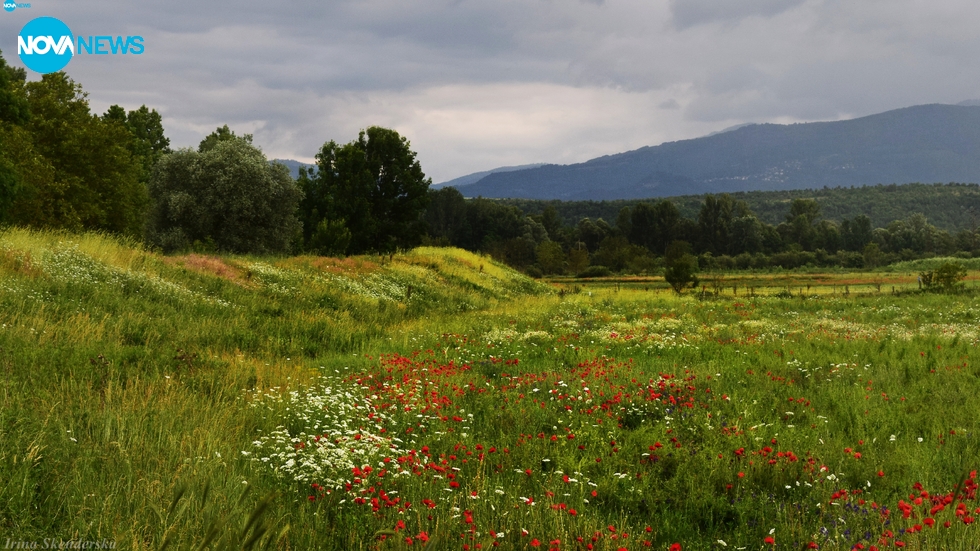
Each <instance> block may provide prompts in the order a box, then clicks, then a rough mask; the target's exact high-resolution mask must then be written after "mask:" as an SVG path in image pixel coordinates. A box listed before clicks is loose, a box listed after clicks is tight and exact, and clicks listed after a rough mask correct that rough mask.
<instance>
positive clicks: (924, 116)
mask: <svg viewBox="0 0 980 551" xmlns="http://www.w3.org/2000/svg"><path fill="white" fill-rule="evenodd" d="M973 103H974V102H972V101H971V102H964V104H965V105H941V104H930V105H918V106H914V107H907V108H904V109H896V110H893V111H887V112H884V113H879V114H876V115H870V116H867V117H860V118H857V119H851V120H845V121H834V122H815V123H800V124H790V125H782V124H752V125H748V126H743V127H740V128H735V129H733V130H730V131H727V132H721V133H718V134H714V135H709V136H705V137H702V138H696V139H692V140H683V141H677V142H668V143H664V144H661V145H658V146H650V147H643V148H640V149H637V150H634V151H628V152H625V153H619V154H615V155H607V156H604V157H599V158H596V159H592V160H590V161H587V162H584V163H578V164H572V165H543V166H540V167H537V168H530V169H521V170H513V171H508V172H493V173H491V174H488V175H486V176H484V177H482V178H480V179H478V180H477V181H476V182H475V183H470V184H456V187H458V188H460V191H461V192H462V193H463V195H465V196H467V197H476V196H483V197H497V198H507V197H509V198H527V199H560V200H566V201H567V200H615V199H641V198H648V197H669V196H676V195H692V194H703V193H722V192H738V191H751V190H790V189H804V188H822V187H824V186H829V187H836V186H862V185H874V184H878V183H884V184H890V183H905V182H978V181H980V106H975V105H973ZM448 183H449V182H447V184H448Z"/></svg>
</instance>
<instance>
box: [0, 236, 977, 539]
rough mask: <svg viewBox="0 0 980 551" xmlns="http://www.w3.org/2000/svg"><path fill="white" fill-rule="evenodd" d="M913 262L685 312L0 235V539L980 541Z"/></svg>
mask: <svg viewBox="0 0 980 551" xmlns="http://www.w3.org/2000/svg"><path fill="white" fill-rule="evenodd" d="M902 268H903V269H905V270H906V271H904V272H901V271H896V270H894V269H893V270H891V271H882V272H878V273H872V272H865V273H858V274H848V273H844V272H839V273H831V274H828V275H827V278H828V279H827V281H830V283H828V284H826V285H823V286H820V285H819V282H817V283H814V282H813V281H811V280H814V278H812V277H810V276H806V275H805V274H804V275H799V274H797V275H793V274H789V275H790V276H793V277H806V278H810V279H807V281H808V282H809V283H808V284H798V285H797V287H795V288H792V289H787V283H786V279H785V277H787V274H785V273H784V274H768V273H754V274H749V275H745V274H743V275H741V276H738V277H741V278H742V279H740V280H738V281H745V279H746V278H751V279H752V284H751V285H752V288H751V292H749V291H748V290H747V287H746V286H745V284H743V286H742V289H741V290H740V289H739V287H738V284H736V285H734V287H735V288H734V289H732V285H731V284H730V283H729V284H725V285H721V284H719V285H715V286H714V287H713V288H712V287H711V286H708V285H706V286H705V287H703V288H702V289H701V291H700V292H697V291H690V292H688V293H686V294H684V295H677V294H675V293H673V292H672V291H670V290H669V289H668V287H667V285H666V284H665V283H663V281H662V280H659V281H658V280H656V279H651V280H648V281H643V282H630V281H623V282H616V283H610V282H609V281H608V280H607V281H598V282H583V281H578V280H575V281H573V280H567V281H559V282H551V283H544V282H539V281H534V280H531V279H529V278H526V277H524V276H522V275H520V274H518V273H516V272H514V271H512V270H510V269H508V268H506V267H504V266H502V265H500V264H498V263H496V262H494V261H492V260H491V259H490V258H488V257H484V256H480V255H476V254H472V253H468V252H464V251H460V250H456V249H439V248H421V249H416V250H413V251H410V252H407V253H403V254H396V255H390V256H363V257H351V258H347V259H331V258H318V257H294V258H274V257H261V258H260V257H244V256H242V257H235V256H205V255H184V256H163V255H159V254H156V253H153V252H151V251H147V250H144V249H141V248H140V247H138V246H136V245H134V244H130V243H125V242H120V241H118V240H114V239H111V238H107V237H104V236H101V235H94V234H88V235H82V236H77V235H68V234H58V233H37V232H29V231H26V230H7V231H5V232H4V233H2V234H0V372H2V374H3V377H2V385H0V545H2V543H3V542H4V541H5V538H8V539H10V540H15V541H42V540H43V539H44V538H62V539H65V540H68V539H72V540H92V541H95V540H103V539H105V540H111V541H113V542H116V548H125V549H147V550H149V549H153V550H156V549H165V548H171V549H251V548H268V549H345V550H346V549H365V550H384V549H415V548H422V549H438V550H442V549H459V550H466V551H470V550H476V549H493V548H499V549H527V550H533V549H542V550H544V549H547V550H593V549H595V550H614V551H619V550H622V549H627V550H641V549H657V550H662V551H668V550H669V551H677V550H708V549H711V550H721V549H726V550H727V549H731V550H769V549H776V550H778V549H796V550H802V549H841V550H876V549H877V550H884V549H893V548H906V549H917V550H940V549H942V550H946V549H948V550H975V549H977V548H980V532H978V530H980V528H978V526H977V522H976V518H977V517H980V499H978V495H977V489H978V483H980V481H978V479H977V470H978V469H980V438H978V427H980V397H978V394H980V393H978V390H980V365H978V364H977V363H976V362H975V361H974V359H975V354H976V353H977V344H978V341H980V324H978V321H980V295H978V294H977V293H976V292H975V291H974V287H973V285H974V284H973V281H974V280H975V277H976V272H972V271H971V272H970V276H969V277H968V280H967V284H966V285H965V286H963V287H962V288H959V289H955V290H953V291H952V292H944V293H938V292H925V291H920V290H919V289H918V288H917V286H916V285H915V283H914V282H915V277H916V276H915V269H916V267H915V266H903V267H902ZM777 276H778V277H777ZM725 277H735V276H732V275H726V276H725ZM729 281H730V280H729ZM882 281H885V284H884V285H882ZM893 283H894V285H892V284H893ZM845 287H846V292H845Z"/></svg>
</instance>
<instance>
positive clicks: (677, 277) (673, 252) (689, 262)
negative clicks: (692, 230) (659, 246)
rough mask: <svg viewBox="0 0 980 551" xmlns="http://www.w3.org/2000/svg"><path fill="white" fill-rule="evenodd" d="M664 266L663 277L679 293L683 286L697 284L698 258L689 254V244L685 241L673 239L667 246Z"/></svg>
mask: <svg viewBox="0 0 980 551" xmlns="http://www.w3.org/2000/svg"><path fill="white" fill-rule="evenodd" d="M664 261H665V263H666V265H667V266H666V268H665V269H664V279H665V280H666V281H667V283H669V284H670V286H671V287H672V288H673V289H674V292H676V293H677V294H680V293H681V291H683V290H684V288H685V287H688V286H691V287H694V286H697V284H698V276H697V275H695V274H696V272H697V271H698V260H697V259H696V258H694V255H692V254H691V244H690V243H688V242H687V241H674V242H673V243H671V244H670V246H669V247H667V255H666V257H665V258H664Z"/></svg>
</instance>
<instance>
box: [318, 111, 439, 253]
mask: <svg viewBox="0 0 980 551" xmlns="http://www.w3.org/2000/svg"><path fill="white" fill-rule="evenodd" d="M431 183H432V180H431V179H429V178H426V177H425V174H424V173H423V172H422V167H421V165H419V162H418V161H417V160H416V159H415V152H414V151H412V150H411V149H410V144H409V142H408V140H407V139H405V138H403V137H402V136H400V135H399V134H398V132H396V131H394V130H390V129H387V128H381V127H378V126H372V127H370V128H368V129H367V130H366V131H364V130H362V131H361V133H360V135H359V136H358V139H357V140H355V141H352V142H350V143H348V144H346V145H343V146H341V145H338V144H337V143H336V142H334V141H333V140H331V141H329V142H327V143H325V144H324V145H323V147H322V148H321V149H320V152H319V153H318V154H317V156H316V167H315V169H314V170H310V171H306V170H303V171H301V172H300V179H299V185H300V187H301V188H302V189H303V191H304V193H305V197H304V199H303V201H302V203H301V204H300V213H301V217H302V218H303V220H304V222H305V223H307V224H315V225H314V226H313V227H316V226H317V225H319V223H320V221H322V220H328V221H330V222H332V223H335V224H336V223H340V224H343V225H344V226H346V227H347V228H348V229H349V231H350V242H349V244H348V246H347V250H346V251H344V252H346V253H348V254H360V253H364V252H367V251H379V252H388V251H392V250H395V249H399V248H410V247H414V246H416V245H418V244H419V243H420V242H421V239H422V234H423V233H424V230H425V221H424V219H423V215H424V213H425V208H426V206H427V205H428V202H429V195H428V189H429V185H430V184H431ZM304 237H305V238H306V244H307V246H308V247H309V246H310V241H309V239H310V234H308V233H307V234H306V235H304Z"/></svg>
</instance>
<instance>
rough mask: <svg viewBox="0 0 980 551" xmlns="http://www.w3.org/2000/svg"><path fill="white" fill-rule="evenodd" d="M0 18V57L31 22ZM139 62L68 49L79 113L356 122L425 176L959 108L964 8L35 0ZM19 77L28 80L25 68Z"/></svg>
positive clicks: (279, 148)
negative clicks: (773, 126) (127, 40)
mask: <svg viewBox="0 0 980 551" xmlns="http://www.w3.org/2000/svg"><path fill="white" fill-rule="evenodd" d="M34 9H35V8H32V9H30V10H28V9H24V10H17V11H16V12H14V13H11V14H8V13H6V12H4V13H2V14H0V48H2V49H3V51H4V52H5V54H6V55H5V57H6V59H7V60H8V61H9V62H10V63H11V64H13V65H20V62H19V60H18V59H17V56H16V53H15V52H16V39H15V37H16V35H17V33H18V31H19V30H20V27H21V26H23V24H24V23H26V22H27V21H28V20H29V19H31V18H32V17H36V16H37V14H38V13H40V12H37V13H34V12H33V11H32V10H34ZM44 9H45V14H52V15H55V16H57V17H59V18H61V19H62V20H63V21H65V22H66V23H68V24H69V26H70V27H71V28H72V29H73V30H74V31H75V32H76V33H81V34H122V35H134V34H139V35H141V36H143V37H144V39H145V44H146V53H145V54H143V55H141V56H125V57H124V56H77V57H76V58H75V59H74V60H73V61H72V62H71V64H70V65H69V67H68V73H69V75H70V76H72V78H74V79H76V80H77V81H78V82H80V83H81V84H82V85H83V87H84V89H85V90H86V91H87V92H88V93H89V100H90V102H91V104H92V107H93V109H94V110H96V111H98V112H102V111H104V110H105V109H106V108H107V107H108V106H109V105H111V104H113V103H118V104H121V105H124V106H125V107H127V108H130V109H132V108H136V107H138V106H139V105H141V104H144V103H145V104H147V105H148V106H150V107H153V108H156V109H158V110H159V111H160V112H161V113H162V114H163V116H164V125H165V128H166V131H167V134H168V136H170V137H171V140H172V142H173V143H174V145H177V146H184V145H186V146H195V145H196V144H197V143H198V142H199V141H200V140H201V138H203V136H204V135H206V134H207V133H209V132H211V131H212V130H213V129H214V128H215V127H216V126H219V125H222V124H226V123H227V124H228V125H230V126H231V127H232V128H233V129H235V130H236V131H238V132H252V133H254V134H255V140H256V143H258V144H259V145H261V146H262V147H263V149H264V150H265V151H266V153H268V154H269V155H271V156H277V157H291V158H298V159H310V158H312V156H313V154H314V153H315V152H316V151H317V149H318V148H319V147H320V145H322V143H323V142H324V141H326V140H328V139H335V140H337V141H341V142H346V141H349V140H351V139H353V138H354V137H356V135H357V131H358V130H360V129H361V128H364V127H366V126H369V125H372V124H379V125H386V126H391V127H394V128H396V129H399V131H402V132H404V133H405V134H406V135H407V137H408V138H409V139H410V140H411V141H412V144H413V147H414V148H415V149H416V150H417V151H418V152H419V156H420V159H421V160H422V161H423V168H424V169H425V170H426V172H427V173H430V174H431V175H432V176H433V177H434V178H436V179H437V180H440V179H449V178H452V177H455V176H459V175H461V174H464V173H466V172H474V171H477V170H485V169H489V168H493V167H495V166H500V165H514V164H523V163H530V162H560V163H567V162H577V161H584V160H587V159H588V158H589V157H590V156H596V155H602V154H608V153H615V152H618V151H623V150H625V149H630V148H636V147H641V146H644V145H655V144H658V143H660V142H662V141H666V140H678V139H685V138H690V137H695V136H697V135H700V134H706V133H708V132H711V131H714V130H720V129H722V128H725V127H728V126H732V125H735V124H739V123H743V122H780V121H782V122H790V121H805V120H829V119H837V118H845V117H851V116H860V115H867V114H871V113H875V112H880V111H884V110H887V109H892V108H897V107H904V106H907V105H913V104H920V103H933V102H948V103H955V102H958V101H961V100H963V99H966V98H971V97H976V96H977V92H976V90H977V89H980V73H978V72H977V71H975V70H974V66H975V57H976V55H975V52H976V51H978V50H980V37H978V36H977V35H976V33H975V32H974V27H975V23H976V21H978V20H980V4H976V3H973V2H968V1H966V0H948V1H947V2H942V3H938V4H937V3H932V4H928V5H926V4H925V3H922V2H921V1H919V0H862V1H861V2H852V1H845V0H782V1H776V0H742V1H735V0H669V1H668V2H650V1H649V0H616V1H606V2H601V1H590V0H581V1H578V2H562V1H560V0H498V1H494V2H486V1H483V0H416V1H414V2H404V1H401V0H356V1H355V0H332V1H330V2H322V1H313V0H298V1H295V2H289V3H278V4H270V3H269V2H266V1H255V0H244V1H235V2H233V1H231V0H213V1H210V2H190V1H189V0H173V1H170V2H166V3H155V2H151V3H135V2H132V1H130V0H126V1H124V0H102V1H100V2H99V3H97V4H93V3H90V2H89V3H80V2H75V1H73V0H45V3H44ZM30 78H38V77H37V75H32V76H31V77H30Z"/></svg>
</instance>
